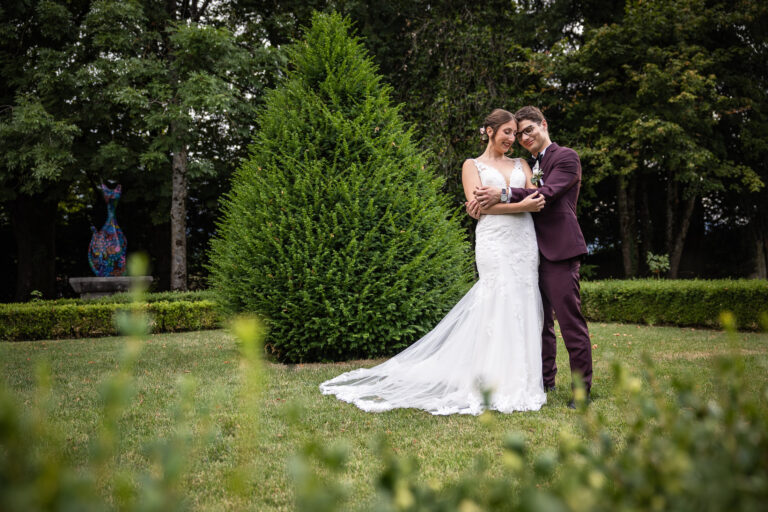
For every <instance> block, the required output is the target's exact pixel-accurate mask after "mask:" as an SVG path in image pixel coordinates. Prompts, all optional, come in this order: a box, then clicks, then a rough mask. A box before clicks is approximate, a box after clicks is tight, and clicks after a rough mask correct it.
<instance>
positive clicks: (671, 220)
mask: <svg viewBox="0 0 768 512" xmlns="http://www.w3.org/2000/svg"><path fill="white" fill-rule="evenodd" d="M676 210H677V182H676V181H675V180H673V179H671V178H670V180H669V183H668V185H667V215H666V220H667V225H666V229H665V230H664V242H665V247H666V248H667V254H670V253H671V252H672V244H673V243H674V240H675V219H676V215H675V211H676Z"/></svg>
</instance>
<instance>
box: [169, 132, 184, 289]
mask: <svg viewBox="0 0 768 512" xmlns="http://www.w3.org/2000/svg"><path fill="white" fill-rule="evenodd" d="M171 180H172V192H171V290H176V291H186V289H187V147H186V146H185V145H181V147H180V148H179V149H178V151H174V153H173V175H172V177H171Z"/></svg>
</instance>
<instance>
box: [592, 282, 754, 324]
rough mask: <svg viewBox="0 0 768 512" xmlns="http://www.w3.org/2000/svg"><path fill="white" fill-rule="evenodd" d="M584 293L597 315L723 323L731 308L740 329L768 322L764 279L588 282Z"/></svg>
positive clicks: (651, 321)
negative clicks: (722, 316) (720, 320)
mask: <svg viewBox="0 0 768 512" xmlns="http://www.w3.org/2000/svg"><path fill="white" fill-rule="evenodd" d="M581 298H582V307H583V311H584V315H585V316H586V317H587V319H588V320H591V321H600V322H626V323H641V324H650V325H655V324H660V325H664V324H666V325H679V326H698V327H712V328H717V327H719V321H718V318H719V316H720V313H721V312H722V311H730V312H732V313H733V314H734V315H735V316H736V322H737V325H738V327H739V328H740V329H759V328H760V327H761V324H762V326H763V327H764V328H765V327H768V326H766V322H768V281H765V280H760V279H739V280H730V279H718V280H690V281H689V280H656V279H638V280H624V281H619V280H607V281H594V282H584V283H582V285H581Z"/></svg>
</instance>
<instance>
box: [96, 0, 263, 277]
mask: <svg viewBox="0 0 768 512" xmlns="http://www.w3.org/2000/svg"><path fill="white" fill-rule="evenodd" d="M215 7H216V8H218V9H219V11H217V10H216V8H215ZM228 8H229V6H227V5H223V6H214V5H212V4H211V3H210V2H208V1H200V0H197V1H192V2H189V1H183V2H182V1H173V2H165V3H163V4H157V3H155V2H149V1H147V2H138V1H132V2H119V1H109V0H101V1H99V2H96V3H95V5H94V8H93V9H92V10H91V12H90V13H89V16H88V19H87V21H86V25H87V28H88V32H87V33H88V36H89V38H90V41H91V43H92V45H93V49H94V50H95V51H96V52H98V55H99V57H98V58H97V59H96V61H95V62H94V64H93V66H92V67H91V68H90V69H91V70H92V71H91V76H90V79H91V85H92V88H91V93H92V94H93V96H94V99H97V98H98V99H103V100H104V101H106V102H108V103H112V104H115V105H117V106H118V107H119V108H121V109H122V110H123V112H124V115H126V116H127V117H128V118H129V119H130V131H129V132H128V133H127V134H126V133H123V134H121V135H123V137H125V135H132V134H138V137H139V139H140V145H141V148H140V153H139V154H138V161H137V162H136V164H138V166H139V168H141V169H146V170H147V171H155V172H157V171H162V170H164V169H167V170H168V171H170V172H169V173H168V174H169V175H170V184H169V185H170V206H169V209H170V231H171V233H170V245H171V283H170V286H171V289H173V290H184V289H186V288H187V249H186V247H187V224H186V221H187V215H188V213H187V192H188V187H189V179H190V178H197V179H205V178H210V177H213V176H215V175H216V173H217V171H219V170H221V167H222V166H227V165H230V166H231V165H232V164H233V163H234V162H233V160H236V159H237V157H238V155H241V154H243V150H244V146H245V143H246V141H247V139H248V137H249V134H250V130H251V128H252V127H251V125H250V124H249V122H248V121H247V120H250V119H252V118H253V114H254V111H255V107H256V106H258V97H259V96H260V94H261V83H262V82H261V78H260V77H259V74H258V71H259V69H260V66H262V65H263V64H264V62H267V61H269V56H268V52H260V51H259V48H260V46H259V45H256V46H255V49H254V50H250V49H249V46H248V44H247V43H248V42H247V41H244V40H241V39H239V38H238V37H237V36H236V35H235V33H234V30H235V29H236V28H237V27H236V21H235V20H233V18H232V17H229V18H227V17H226V16H225V14H227V13H228V14H231V13H232V11H231V10H226V9H228ZM227 20H229V23H230V24H231V25H233V26H227ZM254 53H256V55H254ZM254 96H256V98H255V99H254V98H253V97H254ZM117 146H118V147H119V148H120V147H121V148H122V149H125V142H123V143H122V144H117Z"/></svg>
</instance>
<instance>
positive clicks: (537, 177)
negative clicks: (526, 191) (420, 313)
mask: <svg viewBox="0 0 768 512" xmlns="http://www.w3.org/2000/svg"><path fill="white" fill-rule="evenodd" d="M531 173H532V176H531V183H533V184H534V185H536V186H537V187H538V186H540V185H541V178H542V176H543V175H544V173H543V172H541V169H540V168H539V162H536V163H535V164H533V169H531Z"/></svg>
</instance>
